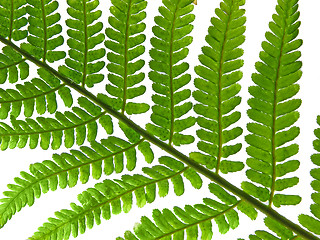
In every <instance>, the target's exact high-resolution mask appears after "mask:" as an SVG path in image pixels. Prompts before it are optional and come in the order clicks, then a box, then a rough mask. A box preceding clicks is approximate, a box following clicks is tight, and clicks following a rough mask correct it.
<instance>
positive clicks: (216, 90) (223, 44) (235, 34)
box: [190, 0, 246, 173]
mask: <svg viewBox="0 0 320 240" xmlns="http://www.w3.org/2000/svg"><path fill="white" fill-rule="evenodd" d="M241 5H243V1H239V0H225V1H223V2H221V4H220V8H217V9H216V14H217V16H218V18H215V17H214V18H212V19H211V23H212V26H210V27H209V34H208V35H207V37H206V41H207V43H208V44H209V47H203V48H202V53H203V54H202V55H200V56H199V60H200V62H201V63H202V65H200V66H197V67H196V68H195V71H196V73H197V74H198V75H199V77H200V78H196V79H195V82H194V83H195V86H196V88H197V89H198V90H196V91H194V92H193V97H194V98H195V100H197V101H198V102H199V104H196V105H195V106H194V110H195V112H196V113H197V114H199V115H201V116H199V117H198V119H197V123H198V125H199V126H200V127H201V129H200V130H198V131H197V136H198V137H199V138H200V139H201V141H200V142H198V148H199V150H200V151H201V152H202V153H200V152H193V153H191V154H190V157H192V158H193V159H195V160H196V161H198V162H199V163H201V164H205V165H206V166H207V167H208V168H210V169H212V168H215V169H216V173H218V172H219V171H221V172H222V173H228V172H236V171H240V170H242V169H243V167H244V165H243V163H242V162H239V161H230V160H222V159H223V158H224V159H226V158H228V157H229V156H230V155H233V154H235V153H237V152H239V151H240V149H241V146H242V145H241V144H240V143H237V144H234V145H226V144H227V143H228V142H230V141H231V140H234V139H236V138H237V137H239V136H240V135H241V134H242V129H241V128H240V127H235V128H231V129H230V128H229V127H230V126H231V125H232V124H234V123H235V122H237V121H238V120H239V119H240V112H238V111H233V110H234V109H235V107H236V106H237V105H239V104H240V101H241V98H240V97H239V96H237V94H238V93H239V91H240V88H241V86H240V85H239V84H238V83H237V82H238V81H239V80H240V79H241V78H242V72H241V71H239V69H240V68H241V67H242V65H243V60H241V59H240V57H241V56H242V55H243V50H242V49H241V48H239V46H240V45H241V44H242V43H243V42H244V40H245V37H244V35H243V34H244V32H245V26H244V24H245V22H246V18H245V16H244V13H245V11H244V10H243V9H240V6H241Z"/></svg>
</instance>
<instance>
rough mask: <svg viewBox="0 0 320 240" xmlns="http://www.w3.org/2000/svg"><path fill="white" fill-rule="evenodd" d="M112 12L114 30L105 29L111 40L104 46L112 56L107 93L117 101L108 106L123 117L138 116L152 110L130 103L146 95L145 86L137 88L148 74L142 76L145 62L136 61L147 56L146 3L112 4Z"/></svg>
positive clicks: (137, 0)
mask: <svg viewBox="0 0 320 240" xmlns="http://www.w3.org/2000/svg"><path fill="white" fill-rule="evenodd" d="M112 4H113V6H111V8H110V12H111V14H112V16H110V17H109V23H110V25H111V27H112V28H107V29H106V35H107V36H108V37H109V39H111V40H108V41H106V42H105V45H106V47H107V48H108V49H110V50H111V52H109V53H108V55H107V57H108V60H109V61H110V63H109V64H108V65H107V68H108V70H109V72H110V73H109V74H108V80H109V81H110V83H109V84H107V86H106V90H107V92H108V93H109V94H110V95H111V96H113V97H115V98H110V99H109V102H110V103H111V105H113V106H114V108H115V109H117V110H121V112H122V113H124V112H126V113H127V114H139V113H144V112H146V111H148V110H149V105H148V104H146V103H134V102H131V101H130V102H128V101H129V100H130V99H133V98H136V97H138V96H141V95H143V94H144V93H145V91H146V87H145V86H142V85H140V86H138V87H136V85H137V84H139V83H140V82H142V81H143V80H144V78H145V74H144V73H142V72H139V71H140V70H141V68H142V67H143V66H144V64H145V61H144V60H142V59H140V60H136V59H137V58H138V57H140V56H141V55H142V54H143V53H144V52H145V47H144V46H143V45H142V43H143V42H144V41H145V39H146V36H145V35H144V34H142V32H143V31H144V30H145V28H146V24H145V23H143V22H142V21H143V20H144V19H145V18H146V12H145V11H144V10H145V8H146V6H147V2H146V1H144V0H125V1H123V0H113V1H112Z"/></svg>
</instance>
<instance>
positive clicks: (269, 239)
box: [249, 217, 302, 240]
mask: <svg viewBox="0 0 320 240" xmlns="http://www.w3.org/2000/svg"><path fill="white" fill-rule="evenodd" d="M264 223H265V225H266V226H267V227H268V228H269V229H270V230H271V231H272V232H273V233H275V234H271V233H270V232H268V231H261V230H258V231H256V232H255V235H250V236H249V239H250V240H277V239H279V240H291V239H296V240H302V239H301V238H300V237H298V236H297V235H295V234H294V233H293V232H292V231H291V230H289V229H287V228H285V227H284V226H282V225H281V224H280V223H278V222H277V221H275V220H273V219H272V218H268V217H267V218H265V219H264ZM275 235H276V236H275Z"/></svg>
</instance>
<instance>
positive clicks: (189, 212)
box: [118, 184, 256, 240]
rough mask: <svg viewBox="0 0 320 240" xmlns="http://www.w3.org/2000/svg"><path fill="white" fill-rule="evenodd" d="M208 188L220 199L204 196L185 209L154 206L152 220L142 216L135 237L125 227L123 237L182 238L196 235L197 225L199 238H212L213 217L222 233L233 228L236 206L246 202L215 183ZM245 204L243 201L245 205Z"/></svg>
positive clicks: (241, 206)
mask: <svg viewBox="0 0 320 240" xmlns="http://www.w3.org/2000/svg"><path fill="white" fill-rule="evenodd" d="M209 189H210V192H211V193H213V194H214V195H216V197H218V198H219V200H220V201H216V200H213V199H210V198H205V199H203V204H196V205H195V206H190V205H186V206H185V210H183V209H181V208H179V207H174V212H172V211H170V210H169V209H164V210H162V212H161V211H160V210H158V209H155V210H154V211H153V214H152V217H153V220H154V222H155V223H153V222H152V221H151V220H150V219H149V218H147V217H142V218H141V223H140V224H138V225H136V226H135V227H134V232H135V234H136V236H137V237H138V238H136V237H135V236H134V234H133V233H131V232H129V231H127V232H126V233H125V239H126V240H133V239H141V240H151V239H165V240H167V239H168V240H169V239H172V238H173V239H185V236H186V237H187V239H198V235H199V228H200V230H201V239H202V240H211V239H212V236H213V232H212V220H215V222H216V224H217V225H218V228H219V231H220V233H222V234H224V233H226V232H228V231H229V229H230V228H231V229H235V228H236V227H238V225H239V216H238V213H237V212H236V211H235V208H236V207H239V206H240V209H243V207H244V205H245V203H243V202H242V201H241V200H237V198H236V197H234V196H232V195H230V194H229V193H228V192H226V191H225V190H224V189H222V188H221V187H220V186H218V185H216V184H210V185H209ZM248 206H249V205H246V207H248ZM249 208H250V207H249ZM249 211H252V212H251V213H249V214H248V215H249V216H250V217H252V215H256V212H255V210H254V209H253V208H252V207H251V208H250V210H249ZM249 211H248V212H249ZM118 239H123V238H118Z"/></svg>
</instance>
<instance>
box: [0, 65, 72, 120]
mask: <svg viewBox="0 0 320 240" xmlns="http://www.w3.org/2000/svg"><path fill="white" fill-rule="evenodd" d="M38 74H39V77H40V78H34V79H32V80H31V81H30V82H26V83H24V84H16V88H17V90H15V89H6V90H4V89H0V97H1V99H0V104H1V107H0V119H7V118H8V116H9V112H10V115H11V116H13V117H15V118H17V117H18V116H19V115H20V113H21V108H22V106H23V108H24V116H25V117H31V116H32V115H33V113H34V111H35V110H36V111H37V113H38V114H44V113H45V112H46V111H48V112H49V113H55V112H56V110H57V106H58V103H57V99H56V92H57V93H58V94H59V96H60V98H61V99H62V100H63V102H64V104H65V106H67V107H71V105H72V102H73V97H72V95H71V91H70V89H69V88H68V87H67V86H65V84H64V83H61V81H60V80H59V79H58V78H56V77H55V76H54V75H52V74H50V73H49V72H47V71H45V70H44V69H42V68H41V69H38Z"/></svg>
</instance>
